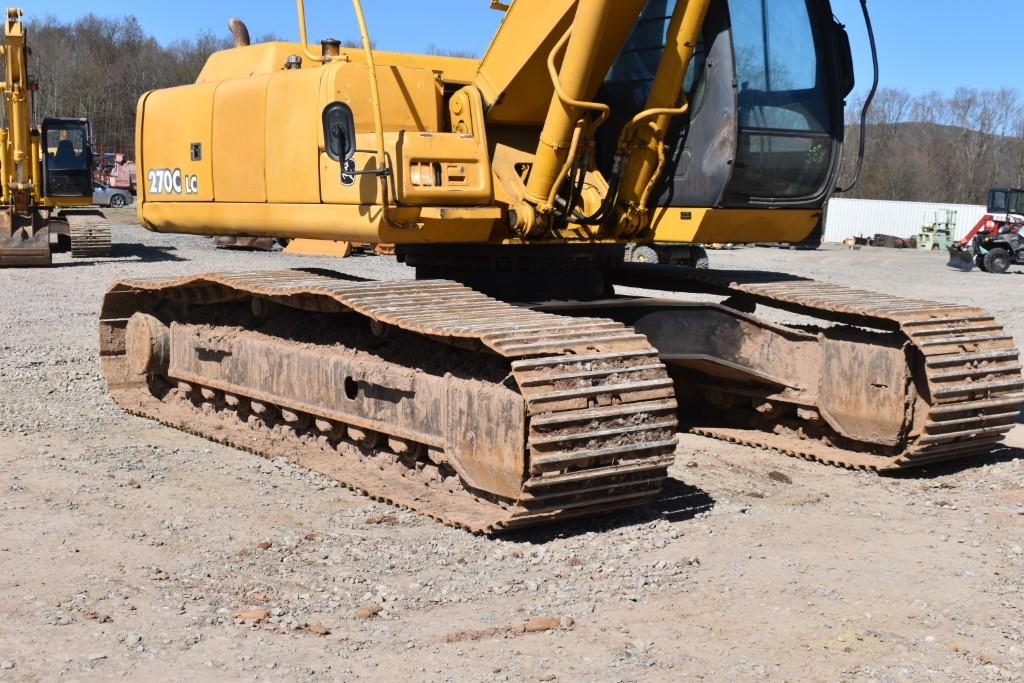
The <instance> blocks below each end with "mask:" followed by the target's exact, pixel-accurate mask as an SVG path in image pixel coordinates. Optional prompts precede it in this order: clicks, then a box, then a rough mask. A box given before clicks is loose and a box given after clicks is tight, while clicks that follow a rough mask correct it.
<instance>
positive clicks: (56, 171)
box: [41, 118, 93, 204]
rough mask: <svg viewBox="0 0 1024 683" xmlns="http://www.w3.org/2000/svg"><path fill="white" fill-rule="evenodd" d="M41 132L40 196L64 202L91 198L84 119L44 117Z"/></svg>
mask: <svg viewBox="0 0 1024 683" xmlns="http://www.w3.org/2000/svg"><path fill="white" fill-rule="evenodd" d="M41 133H42V146H43V196H44V197H47V198H49V199H54V200H63V201H64V202H68V203H71V202H69V200H71V199H79V200H81V199H83V198H89V199H90V201H91V198H92V166H93V158H92V145H91V142H90V141H91V129H90V126H89V121H88V119H79V118H46V119H43V126H42V131H41ZM57 203H61V202H60V201H58V202H57ZM74 203H75V204H79V203H81V202H74Z"/></svg>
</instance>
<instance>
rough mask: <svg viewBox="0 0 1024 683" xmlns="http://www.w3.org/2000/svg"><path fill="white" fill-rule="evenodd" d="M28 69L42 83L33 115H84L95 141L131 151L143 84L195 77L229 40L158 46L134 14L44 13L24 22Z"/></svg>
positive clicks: (205, 36)
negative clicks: (67, 18)
mask: <svg viewBox="0 0 1024 683" xmlns="http://www.w3.org/2000/svg"><path fill="white" fill-rule="evenodd" d="M26 30H27V34H28V45H29V49H30V50H31V54H30V56H29V62H28V67H29V74H30V75H31V76H33V77H35V79H36V81H37V82H38V84H39V90H38V92H37V93H36V95H35V101H34V103H33V106H34V111H33V120H34V121H35V122H38V121H41V120H42V119H43V118H44V117H46V116H73V117H86V118H88V119H89V120H90V121H91V122H92V127H93V135H94V137H95V139H96V142H97V143H98V144H100V145H103V146H105V147H115V146H117V147H120V148H122V149H125V150H127V151H129V152H130V151H131V148H132V147H133V145H134V141H135V106H136V103H137V102H138V99H139V97H140V96H141V95H142V94H143V93H145V92H146V91H148V90H152V89H154V88H165V87H168V86H173V85H180V84H182V83H190V82H193V81H195V79H196V77H197V76H198V75H199V71H200V70H201V69H202V67H203V64H204V63H205V62H206V58H207V57H208V56H209V55H210V54H211V53H212V52H215V51H216V50H221V49H224V48H226V47H228V46H230V45H231V38H230V35H228V33H227V30H226V29H225V33H224V35H223V36H218V35H214V34H211V33H201V34H199V35H198V36H196V37H195V38H194V39H189V40H179V41H175V42H173V43H171V44H169V45H167V46H163V45H160V43H159V42H157V40H156V39H155V38H153V37H152V36H150V35H147V34H146V32H145V31H144V30H143V29H142V26H141V25H140V24H139V21H138V19H136V18H135V17H134V16H126V17H121V18H105V17H98V16H95V15H91V14H90V15H87V16H84V17H81V18H80V19H77V20H75V21H73V22H62V21H60V20H58V19H56V18H55V17H52V16H48V17H43V18H41V19H38V20H33V21H31V22H26Z"/></svg>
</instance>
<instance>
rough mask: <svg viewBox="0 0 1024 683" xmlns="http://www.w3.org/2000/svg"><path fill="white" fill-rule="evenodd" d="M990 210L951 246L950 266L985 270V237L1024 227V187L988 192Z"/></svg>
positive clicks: (1014, 231) (1012, 233) (1018, 230)
mask: <svg viewBox="0 0 1024 683" xmlns="http://www.w3.org/2000/svg"><path fill="white" fill-rule="evenodd" d="M987 210H988V213H987V214H985V215H984V216H982V218H981V220H980V221H978V223H977V225H975V226H974V227H973V228H971V231H970V232H968V233H967V234H966V235H965V236H964V238H963V239H961V240H960V241H959V242H957V243H956V244H954V245H953V246H952V247H950V248H949V264H948V265H949V266H950V267H951V268H957V269H959V270H966V271H969V270H972V269H973V268H974V266H975V265H977V266H978V267H980V268H982V269H983V270H985V269H986V266H985V265H984V258H985V252H986V251H987V250H984V249H983V248H980V245H981V243H982V242H983V241H984V240H986V239H987V240H989V241H991V240H992V239H993V238H996V237H998V236H1000V235H1016V234H1017V233H1018V232H1020V229H1021V228H1022V227H1024V190H1021V189H1015V188H995V189H993V190H990V191H989V193H988V207H987Z"/></svg>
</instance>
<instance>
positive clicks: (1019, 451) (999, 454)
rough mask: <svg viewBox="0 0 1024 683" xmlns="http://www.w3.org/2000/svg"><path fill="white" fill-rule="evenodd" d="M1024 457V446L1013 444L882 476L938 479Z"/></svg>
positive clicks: (886, 473)
mask: <svg viewBox="0 0 1024 683" xmlns="http://www.w3.org/2000/svg"><path fill="white" fill-rule="evenodd" d="M1021 458H1024V448H1014V447H1012V446H1002V445H1001V446H997V447H996V448H993V449H992V450H991V451H989V452H988V453H985V454H984V455H978V456H974V457H971V458H965V459H963V460H952V461H950V462H940V463H936V464H934V465H925V466H923V467H914V468H911V469H907V470H896V471H895V472H884V473H882V474H881V476H884V477H891V478H893V479H937V478H939V477H947V476H949V475H952V474H960V473H961V472H966V471H968V470H973V469H976V468H979V467H985V466H986V465H998V464H1000V463H1004V462H1013V461H1015V460H1020V459H1021Z"/></svg>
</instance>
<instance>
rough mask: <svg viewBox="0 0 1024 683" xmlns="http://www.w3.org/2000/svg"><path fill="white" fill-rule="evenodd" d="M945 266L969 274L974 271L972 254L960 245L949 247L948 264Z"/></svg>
mask: <svg viewBox="0 0 1024 683" xmlns="http://www.w3.org/2000/svg"><path fill="white" fill-rule="evenodd" d="M946 265H947V266H949V267H950V268H956V269H957V270H962V271H964V272H965V273H969V272H971V271H972V270H974V252H973V251H972V250H970V249H965V248H963V247H961V246H960V245H954V246H952V247H949V262H948V263H946Z"/></svg>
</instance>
